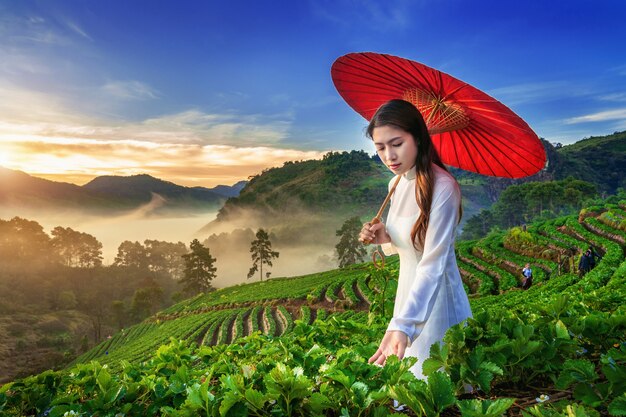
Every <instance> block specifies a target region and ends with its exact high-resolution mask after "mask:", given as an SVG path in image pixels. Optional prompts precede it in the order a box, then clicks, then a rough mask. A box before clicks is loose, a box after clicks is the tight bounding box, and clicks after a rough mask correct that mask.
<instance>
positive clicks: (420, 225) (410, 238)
mask: <svg viewBox="0 0 626 417" xmlns="http://www.w3.org/2000/svg"><path fill="white" fill-rule="evenodd" d="M367 136H368V137H370V138H371V139H372V140H373V142H374V145H375V146H376V152H377V153H378V156H379V157H380V159H381V160H382V162H383V163H384V164H385V165H386V166H387V168H389V170H390V171H391V172H392V173H394V174H395V177H394V178H393V179H392V180H391V182H390V183H389V188H390V189H391V188H392V185H393V184H394V183H395V182H396V181H398V183H397V187H396V188H395V192H394V194H393V198H392V199H391V205H390V207H389V214H388V216H387V224H383V223H374V224H372V223H365V224H364V225H363V228H362V229H361V233H360V235H359V240H360V241H361V242H363V243H366V244H374V245H382V246H383V250H384V252H385V253H386V254H387V255H390V254H392V253H398V254H399V255H400V276H399V278H398V288H397V290H396V298H395V305H394V310H393V318H392V319H391V322H390V323H389V326H388V327H387V331H386V332H385V335H384V337H383V339H382V341H381V342H380V347H379V348H378V350H377V351H376V353H375V354H374V355H373V356H372V357H370V358H369V362H370V363H376V364H378V365H384V363H385V361H386V360H387V358H388V357H389V356H391V355H396V356H398V357H399V358H403V357H405V356H407V357H416V358H417V362H416V363H415V365H413V367H412V368H411V372H412V373H413V374H414V375H415V376H416V377H417V378H419V379H425V376H424V375H423V372H422V365H423V363H424V360H426V359H427V358H428V357H429V356H430V347H431V345H432V344H434V343H438V342H441V340H442V339H443V335H444V334H445V333H446V330H448V329H449V328H450V327H451V326H453V325H455V324H457V323H460V322H462V321H463V320H465V319H467V318H468V317H472V311H471V309H470V304H469V300H468V298H467V294H466V293H465V290H464V289H463V283H462V282H461V275H460V273H459V268H458V266H457V263H456V257H455V254H454V237H455V230H456V227H457V225H458V224H459V221H460V220H461V190H460V188H459V184H458V183H457V182H456V180H455V179H454V177H453V176H452V175H451V174H450V173H449V172H448V170H447V168H446V167H445V165H444V164H443V163H442V162H441V159H440V157H439V154H438V153H437V150H436V148H435V146H434V145H433V142H432V140H431V138H430V134H429V133H428V129H427V127H426V123H425V122H424V119H423V117H422V115H421V114H420V112H419V111H418V110H417V108H416V107H415V106H414V105H413V104H411V103H410V102H408V101H404V100H391V101H388V102H387V103H385V104H383V105H382V106H380V107H379V108H378V110H377V111H376V114H374V117H373V118H372V120H371V121H370V124H369V126H368V127H367Z"/></svg>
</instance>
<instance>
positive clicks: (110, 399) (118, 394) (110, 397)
mask: <svg viewBox="0 0 626 417" xmlns="http://www.w3.org/2000/svg"><path fill="white" fill-rule="evenodd" d="M125 393H126V388H124V386H123V385H120V386H117V387H116V386H112V387H111V388H109V389H108V390H107V392H106V393H105V394H104V402H105V404H112V403H114V402H115V401H117V400H119V399H121V398H123V397H124V394H125Z"/></svg>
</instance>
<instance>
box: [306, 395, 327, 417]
mask: <svg viewBox="0 0 626 417" xmlns="http://www.w3.org/2000/svg"><path fill="white" fill-rule="evenodd" d="M308 405H309V407H310V408H311V410H312V411H313V413H314V414H322V413H323V412H324V411H325V410H328V409H329V408H332V407H333V402H331V401H330V399H328V397H327V396H325V395H324V394H320V393H319V392H315V393H313V394H311V396H310V397H309V399H308Z"/></svg>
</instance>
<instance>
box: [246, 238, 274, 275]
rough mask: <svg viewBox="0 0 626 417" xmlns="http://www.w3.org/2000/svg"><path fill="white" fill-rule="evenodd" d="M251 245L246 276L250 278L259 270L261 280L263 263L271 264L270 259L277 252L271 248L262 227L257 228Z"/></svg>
mask: <svg viewBox="0 0 626 417" xmlns="http://www.w3.org/2000/svg"><path fill="white" fill-rule="evenodd" d="M251 245H252V246H250V253H251V254H252V268H250V271H249V272H248V278H251V277H252V276H254V274H256V272H257V271H259V276H260V277H261V281H263V264H265V265H267V266H272V259H273V258H278V252H275V251H273V250H272V243H271V242H270V238H269V235H268V234H267V232H266V231H265V230H263V229H259V231H258V232H257V233H256V240H253V241H252V244H251ZM268 277H269V275H268Z"/></svg>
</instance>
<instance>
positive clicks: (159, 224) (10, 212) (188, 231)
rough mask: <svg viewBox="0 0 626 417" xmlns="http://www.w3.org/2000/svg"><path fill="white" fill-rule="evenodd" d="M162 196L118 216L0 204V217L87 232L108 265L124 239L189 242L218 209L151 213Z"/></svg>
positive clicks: (48, 227)
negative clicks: (15, 218) (96, 243)
mask: <svg viewBox="0 0 626 417" xmlns="http://www.w3.org/2000/svg"><path fill="white" fill-rule="evenodd" d="M162 200H163V199H162V197H161V196H158V195H154V196H153V198H152V201H150V202H149V203H147V204H145V205H143V206H141V207H139V208H137V209H135V210H132V211H130V212H127V213H124V214H122V215H117V216H106V215H103V214H101V213H99V214H92V213H88V212H82V211H76V210H55V209H46V208H44V209H39V210H33V209H28V208H20V207H6V206H5V207H0V218H2V219H5V220H8V219H11V218H13V217H15V216H19V217H22V218H26V219H28V220H34V221H36V222H37V223H39V224H40V225H41V226H42V227H43V228H44V230H45V232H46V233H48V234H50V232H51V231H52V229H54V228H55V227H56V226H62V227H70V228H72V229H74V230H77V231H80V232H84V233H89V234H90V235H93V236H94V237H95V238H96V239H98V241H100V242H101V243H102V256H103V264H104V265H110V264H112V263H113V261H114V259H115V256H116V255H117V249H118V247H119V246H120V244H121V243H122V242H123V241H125V240H130V241H133V242H134V241H139V242H143V241H144V240H146V239H152V240H162V241H167V242H179V241H180V242H183V243H184V244H185V245H187V246H189V243H190V242H191V241H192V240H193V239H194V234H195V233H196V232H197V231H198V230H199V229H200V228H201V227H202V226H204V225H205V224H206V223H207V222H209V221H211V220H213V219H215V216H216V215H217V210H212V211H207V212H204V213H199V212H197V211H196V212H182V211H180V212H169V213H168V214H167V215H158V216H156V215H154V210H155V209H157V208H159V207H161V206H162V204H163V201H162Z"/></svg>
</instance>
